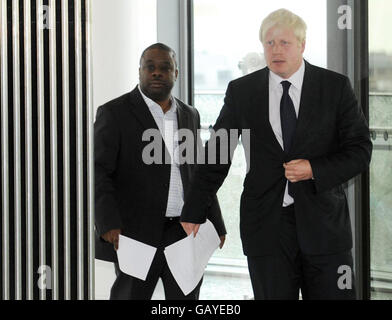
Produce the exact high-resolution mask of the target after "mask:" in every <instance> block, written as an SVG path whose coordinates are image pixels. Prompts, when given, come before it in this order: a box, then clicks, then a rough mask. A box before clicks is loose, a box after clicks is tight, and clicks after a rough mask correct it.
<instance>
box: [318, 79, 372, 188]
mask: <svg viewBox="0 0 392 320" xmlns="http://www.w3.org/2000/svg"><path fill="white" fill-rule="evenodd" d="M338 111H339V114H338V119H337V121H338V131H339V151H338V152H336V153H334V154H328V155H325V156H322V157H320V158H316V159H312V160H310V164H311V166H312V170H313V177H314V184H315V187H316V192H319V193H320V192H323V191H326V190H329V189H331V188H333V187H336V186H338V185H341V184H343V183H345V182H347V181H348V180H350V179H351V178H353V177H355V176H356V175H358V174H360V173H361V172H363V171H366V170H367V168H368V166H369V163H370V159H371V154H372V148H373V146H372V142H371V140H370V133H369V127H368V124H367V122H366V119H365V117H364V115H363V113H362V111H361V109H360V107H359V106H358V102H357V100H356V98H355V94H354V92H353V89H352V87H351V84H350V81H349V79H348V78H346V80H345V83H344V85H343V88H342V93H341V99H340V105H339V110H338Z"/></svg>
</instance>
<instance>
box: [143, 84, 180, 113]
mask: <svg viewBox="0 0 392 320" xmlns="http://www.w3.org/2000/svg"><path fill="white" fill-rule="evenodd" d="M137 87H138V89H139V92H140V94H141V95H142V97H143V100H144V102H145V103H146V104H147V107H148V108H149V109H150V110H151V109H153V108H156V107H158V108H159V109H160V110H161V111H162V113H163V110H162V108H161V106H160V105H159V104H158V103H156V102H155V101H154V100H152V99H150V98H149V97H147V96H146V95H145V94H144V93H143V91H142V90H141V89H140V85H138V86H137ZM170 102H171V108H170V109H169V110H168V111H167V112H166V114H167V113H172V112H177V103H176V99H174V97H173V96H171V97H170Z"/></svg>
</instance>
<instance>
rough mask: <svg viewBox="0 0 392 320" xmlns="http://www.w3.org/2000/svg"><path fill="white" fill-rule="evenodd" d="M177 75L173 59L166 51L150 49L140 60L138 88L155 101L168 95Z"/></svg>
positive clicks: (164, 98) (166, 97)
mask: <svg viewBox="0 0 392 320" xmlns="http://www.w3.org/2000/svg"><path fill="white" fill-rule="evenodd" d="M177 75H178V70H177V68H176V66H175V61H174V59H173V57H172V56H171V55H170V53H169V52H167V51H164V50H160V49H150V50H148V51H147V52H146V53H145V54H144V57H143V58H142V59H141V61H140V68H139V84H140V89H141V90H142V91H143V93H144V94H145V95H146V96H147V97H149V98H150V99H152V100H154V101H156V102H160V101H164V100H166V99H168V98H169V97H170V94H171V90H172V89H173V87H174V83H175V82H176V80H177Z"/></svg>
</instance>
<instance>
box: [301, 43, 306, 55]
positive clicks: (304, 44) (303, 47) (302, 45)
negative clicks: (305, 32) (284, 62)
mask: <svg viewBox="0 0 392 320" xmlns="http://www.w3.org/2000/svg"><path fill="white" fill-rule="evenodd" d="M305 47H306V40H304V41H302V44H301V51H302V53H304V52H305Z"/></svg>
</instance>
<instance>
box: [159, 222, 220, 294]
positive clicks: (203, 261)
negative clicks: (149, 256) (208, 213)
mask: <svg viewBox="0 0 392 320" xmlns="http://www.w3.org/2000/svg"><path fill="white" fill-rule="evenodd" d="M219 244H220V239H219V236H218V233H217V232H216V230H215V228H214V225H213V224H212V223H211V221H209V220H207V221H206V223H204V224H202V225H200V229H199V232H198V233H197V234H196V237H194V235H193V234H191V235H189V236H188V237H186V238H184V239H182V240H180V241H177V242H175V243H173V244H172V245H170V246H168V247H166V248H165V251H164V253H165V257H166V261H167V264H168V266H169V269H170V271H171V272H172V274H173V276H174V279H175V280H176V282H177V284H178V285H179V287H180V288H181V290H182V292H183V293H184V294H185V295H188V294H189V293H191V292H192V290H193V289H195V287H196V286H197V284H198V283H199V281H200V280H201V278H202V276H203V273H204V270H205V268H206V266H207V263H208V260H209V259H210V257H211V255H212V254H213V253H214V251H215V250H216V248H218V246H219Z"/></svg>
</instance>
